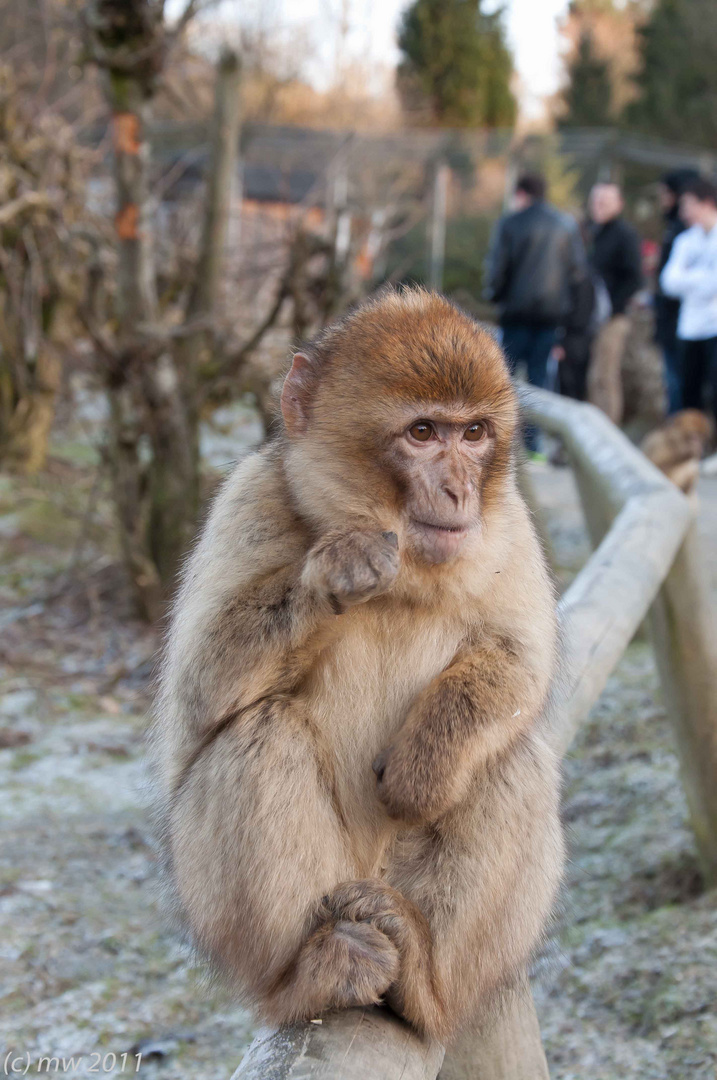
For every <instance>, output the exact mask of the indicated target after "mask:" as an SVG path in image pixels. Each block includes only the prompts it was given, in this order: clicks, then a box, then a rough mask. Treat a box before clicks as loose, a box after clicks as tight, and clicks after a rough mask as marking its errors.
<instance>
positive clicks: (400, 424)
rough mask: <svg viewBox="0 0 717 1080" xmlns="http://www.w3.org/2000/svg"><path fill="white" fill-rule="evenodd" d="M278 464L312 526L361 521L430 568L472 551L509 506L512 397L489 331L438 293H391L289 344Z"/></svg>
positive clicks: (470, 554)
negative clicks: (284, 441)
mask: <svg viewBox="0 0 717 1080" xmlns="http://www.w3.org/2000/svg"><path fill="white" fill-rule="evenodd" d="M282 414H283V417H284V425H285V430H286V434H287V436H288V440H289V446H288V454H287V469H288V472H289V475H290V482H291V486H292V490H293V493H294V496H295V497H296V500H297V503H298V504H299V506H300V508H301V511H302V513H303V514H304V515H305V516H306V517H308V518H309V519H311V520H312V522H313V523H314V524H315V526H316V528H317V529H321V528H327V529H328V528H331V529H336V528H340V527H341V526H342V525H343V524H345V523H347V522H351V521H366V520H368V521H369V522H371V523H372V525H373V526H374V527H378V528H380V529H382V530H387V529H388V530H390V531H393V532H396V533H397V535H398V537H399V541H400V543H401V547H402V550H403V553H404V554H410V555H411V556H412V557H413V559H414V560H415V561H419V562H423V563H426V564H430V565H436V564H441V563H446V562H449V561H451V560H452V559H454V558H457V557H459V556H466V557H478V555H477V547H476V543H475V541H476V540H477V538H478V537H479V536H480V534H481V530H482V526H483V524H484V523H485V521H486V519H487V516H489V515H490V514H491V512H492V511H493V509H494V508H499V507H500V506H501V505H505V485H506V482H507V479H508V477H509V476H510V473H511V461H512V444H513V436H514V433H515V428H516V421H517V404H516V400H515V394H514V392H513V389H512V386H511V383H510V377H509V374H508V370H507V366H506V364H505V360H504V357H503V354H502V353H501V351H500V349H499V348H498V346H497V345H496V343H495V341H494V339H493V338H492V337H491V335H490V334H488V333H487V332H486V331H485V330H484V329H482V328H481V327H480V326H478V325H477V324H476V323H475V322H474V321H473V320H472V319H470V318H468V316H466V315H464V314H463V313H462V312H459V311H458V310H457V309H456V308H454V307H453V306H452V305H451V304H450V303H449V302H448V301H447V300H445V299H444V298H443V297H440V296H436V295H434V294H429V293H426V292H423V291H421V290H415V291H409V292H406V293H402V294H389V295H387V296H385V297H382V298H380V299H378V300H376V301H373V302H371V303H369V304H367V305H365V307H363V308H361V309H359V311H357V312H355V313H354V314H352V315H350V316H349V317H348V318H347V319H345V320H344V321H343V322H342V323H339V324H338V325H337V326H335V327H331V328H329V329H328V330H326V331H324V333H323V334H322V335H321V336H320V337H319V338H318V339H317V340H316V341H315V342H313V343H312V344H311V345H310V346H309V347H308V348H307V350H306V351H305V352H300V353H297V354H296V355H295V357H294V362H293V365H292V369H291V371H290V373H289V375H288V376H287V379H286V382H285V384H284V389H283V394H282Z"/></svg>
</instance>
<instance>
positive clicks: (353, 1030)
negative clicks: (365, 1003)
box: [232, 1008, 443, 1080]
mask: <svg viewBox="0 0 717 1080" xmlns="http://www.w3.org/2000/svg"><path fill="white" fill-rule="evenodd" d="M442 1061H443V1047H442V1046H440V1045H439V1044H438V1043H432V1042H428V1041H426V1040H425V1039H422V1038H421V1037H420V1036H419V1035H417V1034H416V1032H415V1031H413V1029H412V1028H410V1027H409V1026H408V1024H406V1023H404V1022H403V1021H402V1020H400V1019H399V1018H398V1017H396V1016H394V1015H393V1014H392V1013H390V1012H389V1011H388V1010H387V1009H377V1008H370V1009H347V1010H346V1011H345V1012H339V1013H332V1014H331V1015H329V1016H325V1017H323V1019H322V1020H321V1021H320V1022H311V1021H310V1022H309V1023H306V1024H293V1025H292V1026H291V1027H286V1028H279V1029H278V1030H277V1029H268V1028H266V1029H263V1030H262V1031H260V1032H258V1033H257V1036H256V1038H255V1039H254V1042H253V1043H252V1044H251V1046H250V1047H249V1049H248V1050H247V1052H246V1055H245V1057H244V1060H243V1061H242V1063H241V1065H240V1066H239V1068H238V1069H237V1071H236V1072H235V1073H234V1076H233V1077H232V1080H373V1078H376V1080H379V1078H380V1080H436V1076H437V1074H438V1070H439V1069H440V1067H441V1062H442Z"/></svg>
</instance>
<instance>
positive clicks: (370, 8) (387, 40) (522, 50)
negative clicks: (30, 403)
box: [262, 0, 568, 118]
mask: <svg viewBox="0 0 717 1080" xmlns="http://www.w3.org/2000/svg"><path fill="white" fill-rule="evenodd" d="M408 2H409V0H269V5H270V7H271V8H272V14H273V15H274V17H281V16H283V17H285V18H286V19H288V20H289V21H292V22H296V23H297V24H298V23H302V22H304V23H310V24H311V25H312V26H313V27H314V28H316V29H315V40H317V42H318V43H319V53H320V57H321V58H320V59H319V60H318V62H315V63H314V70H312V81H314V82H316V83H317V84H318V85H320V84H321V83H322V82H323V77H324V75H325V72H326V70H327V69H328V67H329V66H330V65H331V61H332V57H333V55H334V52H335V41H336V26H337V21H338V20H337V16H338V14H339V13H340V12H341V10H342V7H343V9H344V10H345V11H346V13H347V15H348V22H349V23H350V25H351V27H352V31H351V34H350V37H349V46H348V48H349V51H350V52H351V53H352V54H353V55H358V56H366V57H370V58H371V60H373V61H374V62H377V63H379V64H382V65H385V66H388V67H393V66H395V64H396V61H397V59H398V50H397V48H396V41H395V35H396V26H397V24H398V20H399V16H400V13H401V11H402V9H403V8H404V7H406V6H407V3H408ZM491 5H492V6H491ZM495 6H497V5H496V4H495V3H494V0H486V4H485V8H486V10H492V9H494V8H495ZM505 6H506V9H507V10H506V27H507V30H508V37H509V41H510V45H511V48H512V49H513V53H514V56H515V63H516V68H517V71H518V74H519V76H520V83H521V87H522V91H521V112H522V114H523V115H524V116H526V117H528V118H533V117H538V116H539V115H540V114H541V111H542V108H541V103H542V99H543V97H544V96H545V95H547V94H552V93H554V92H555V91H556V89H557V88H558V85H559V81H560V72H561V69H560V58H559V49H558V31H557V25H556V20H557V18H558V16H560V15H562V14H564V13H565V11H566V9H567V7H568V0H507V3H506V4H505ZM262 7H263V9H264V11H266V5H264V4H262ZM322 26H323V27H324V28H325V29H324V30H321V29H319V28H320V27H322ZM312 36H314V35H312ZM322 66H323V73H322Z"/></svg>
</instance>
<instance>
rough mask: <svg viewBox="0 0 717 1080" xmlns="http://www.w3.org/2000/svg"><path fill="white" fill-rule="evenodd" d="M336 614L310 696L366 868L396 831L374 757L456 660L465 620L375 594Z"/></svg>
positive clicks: (357, 850)
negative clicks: (423, 612)
mask: <svg viewBox="0 0 717 1080" xmlns="http://www.w3.org/2000/svg"><path fill="white" fill-rule="evenodd" d="M337 622H338V623H339V627H340V629H339V630H338V632H337V633H336V635H335V636H334V637H332V638H331V639H330V640H329V641H328V643H327V644H326V646H325V647H324V648H323V649H322V650H321V652H320V653H319V655H318V656H317V658H316V661H315V663H314V665H313V669H312V673H311V678H310V680H309V682H308V685H307V688H306V697H305V703H306V706H307V708H308V710H309V714H310V716H311V718H312V721H313V722H314V723H315V724H316V726H317V728H318V730H319V731H320V732H321V735H322V736H323V738H324V739H325V740H326V745H327V746H328V747H330V756H331V762H330V764H331V770H332V774H333V782H334V785H335V791H336V796H337V798H338V799H339V801H340V803H341V810H342V817H343V818H344V820H345V821H346V823H347V824H348V826H349V829H350V832H351V834H352V840H353V847H354V854H355V857H356V858H357V860H358V861H359V862H361V863H362V864H363V867H364V871H365V872H366V873H368V872H370V871H372V870H374V871H375V869H376V867H375V861H376V859H377V858H380V852H381V851H382V850H383V848H384V846H385V843H386V842H387V841H388V839H389V838H390V837H391V836H392V835H393V834H394V833H395V831H396V829H395V825H394V824H393V823H392V822H391V821H390V820H389V819H388V818H387V815H386V812H385V810H384V809H383V807H382V806H381V804H380V803H379V800H378V797H377V796H376V792H375V787H376V778H375V776H374V773H373V770H372V768H371V765H372V762H373V761H374V759H375V757H376V755H377V754H378V753H379V752H380V751H381V750H382V749H384V748H385V747H386V746H388V745H389V744H390V743H391V741H392V740H393V737H394V736H395V734H396V733H397V731H398V730H399V729H400V727H401V726H402V724H403V722H404V720H405V719H406V716H407V714H408V712H409V710H410V708H411V705H412V704H413V702H414V701H415V699H416V697H417V696H418V695H419V694H420V693H421V691H422V690H424V689H425V687H426V686H427V685H428V684H429V683H430V682H431V681H432V680H433V679H434V678H435V677H436V676H437V675H439V674H440V672H442V671H443V670H444V669H445V668H446V667H447V666H448V665H449V664H450V663H451V661H452V659H453V658H454V656H455V654H456V651H457V649H458V648H459V646H460V644H461V641H462V640H463V637H464V633H465V628H464V627H459V626H458V625H457V624H456V623H455V622H449V621H446V622H441V621H440V620H426V619H420V618H417V617H416V614H415V612H413V611H410V610H406V611H398V612H397V611H396V610H395V609H392V610H389V611H387V610H386V608H385V607H381V606H379V605H374V604H372V603H370V602H369V603H368V604H365V605H362V606H361V607H359V608H355V609H353V610H352V611H351V612H350V613H347V615H344V616H342V617H341V620H337Z"/></svg>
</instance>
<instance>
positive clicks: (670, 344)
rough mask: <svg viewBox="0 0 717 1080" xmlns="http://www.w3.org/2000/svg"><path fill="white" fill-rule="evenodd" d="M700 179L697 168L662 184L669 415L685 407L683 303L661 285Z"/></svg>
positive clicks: (659, 312) (658, 323)
mask: <svg viewBox="0 0 717 1080" xmlns="http://www.w3.org/2000/svg"><path fill="white" fill-rule="evenodd" d="M698 177H699V173H698V172H697V170H696V169H673V170H672V171H671V172H668V173H665V175H664V176H663V177H662V181H661V183H660V201H661V203H662V210H663V213H664V215H665V228H664V232H663V234H662V247H661V250H660V261H659V264H658V268H657V277H658V285H657V291H656V293H655V340H656V341H657V344H658V345H659V346H660V348H661V350H662V356H663V359H664V364H665V384H666V387H667V401H668V413H669V415H672V414H673V413H676V412H678V410H679V409H681V408H682V377H681V374H680V351H679V344H678V341H677V318H678V316H679V314H680V301H679V300H677V299H675V297H673V296H667V295H666V294H665V292H664V290H663V289H662V287H661V286H660V284H659V278H660V275H661V274H662V271H663V270H664V269H665V267H666V266H667V263H668V260H669V258H670V255H671V254H672V245H673V244H674V242H675V240H676V239H677V237H678V236H679V235H680V233H682V232H684V231H685V229H686V227H687V226H686V225H685V223H684V222H683V220H682V218H681V216H680V195H681V194H682V188H683V186H684V185H685V184H686V183H687V182H688V181H691V180H697V179H698Z"/></svg>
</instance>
